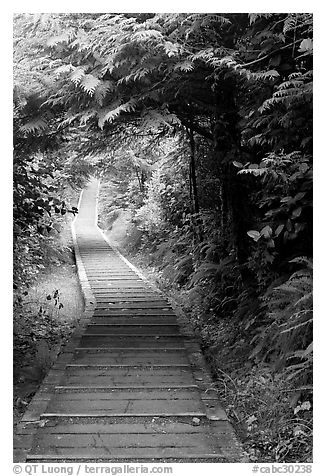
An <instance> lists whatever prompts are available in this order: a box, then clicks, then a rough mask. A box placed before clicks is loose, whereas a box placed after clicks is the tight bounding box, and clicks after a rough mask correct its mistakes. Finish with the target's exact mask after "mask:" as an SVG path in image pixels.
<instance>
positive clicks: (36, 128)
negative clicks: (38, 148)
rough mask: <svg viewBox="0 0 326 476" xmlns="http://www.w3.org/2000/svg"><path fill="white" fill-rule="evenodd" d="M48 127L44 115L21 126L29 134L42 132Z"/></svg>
mask: <svg viewBox="0 0 326 476" xmlns="http://www.w3.org/2000/svg"><path fill="white" fill-rule="evenodd" d="M47 127H48V125H47V123H46V121H45V120H44V119H43V118H42V117H37V118H35V119H32V120H30V121H28V122H26V123H25V124H24V125H23V126H21V127H20V130H21V131H22V132H25V133H27V134H31V133H36V132H42V131H43V130H44V129H46V128H47Z"/></svg>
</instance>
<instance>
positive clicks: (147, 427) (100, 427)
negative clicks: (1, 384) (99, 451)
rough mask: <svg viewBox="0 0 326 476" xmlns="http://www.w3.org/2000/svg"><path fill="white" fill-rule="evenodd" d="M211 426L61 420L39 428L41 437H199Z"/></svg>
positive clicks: (203, 423)
mask: <svg viewBox="0 0 326 476" xmlns="http://www.w3.org/2000/svg"><path fill="white" fill-rule="evenodd" d="M210 431H211V425H207V424H205V420H202V421H201V424H200V425H199V426H194V425H193V424H192V423H191V420H190V419H189V421H188V422H180V421H173V422H171V421H170V420H168V419H163V418H159V419H154V421H153V419H150V421H146V422H142V421H141V420H137V422H135V421H133V422H128V423H123V422H122V423H116V422H114V423H110V420H108V421H107V422H106V423H103V421H96V422H91V423H85V420H81V421H78V422H73V421H72V420H71V419H69V420H68V421H67V422H63V423H62V419H59V420H48V421H47V422H46V423H45V425H44V426H43V427H41V428H39V430H38V433H39V435H47V434H57V433H59V434H77V435H79V434H92V433H100V434H102V435H103V434H109V435H116V434H121V435H124V434H125V435H144V434H145V435H146V434H152V433H153V434H157V433H164V434H166V435H168V434H177V435H178V434H181V435H183V434H189V435H197V434H198V433H210ZM226 431H227V430H226V429H225V428H223V427H222V428H221V430H220V433H221V434H224V433H225V432H226Z"/></svg>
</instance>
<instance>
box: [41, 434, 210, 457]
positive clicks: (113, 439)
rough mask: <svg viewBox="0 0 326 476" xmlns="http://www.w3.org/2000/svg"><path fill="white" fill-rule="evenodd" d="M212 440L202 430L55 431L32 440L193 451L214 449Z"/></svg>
mask: <svg viewBox="0 0 326 476" xmlns="http://www.w3.org/2000/svg"><path fill="white" fill-rule="evenodd" d="M214 443H215V441H214V439H213V438H212V437H210V436H209V435H205V434H202V433H196V434H194V435H191V434H182V435H180V434H171V433H170V434H143V435H141V436H140V435H132V436H131V435H125V434H123V435H118V434H116V435H114V436H112V435H109V434H98V433H97V434H93V435H90V434H78V435H74V434H54V435H42V437H41V438H37V439H36V441H35V446H34V448H35V450H36V451H44V449H46V448H51V447H53V448H57V449H59V448H60V449H61V448H62V449H63V448H71V449H74V448H88V449H89V448H102V450H104V449H105V448H106V447H107V448H109V449H110V450H109V452H110V453H111V451H112V452H113V451H114V450H115V449H119V452H120V451H122V450H124V451H126V450H127V449H129V450H130V449H137V448H138V449H140V448H142V449H145V448H146V449H147V448H156V449H157V450H163V449H165V448H171V449H172V448H173V449H177V448H196V451H203V450H204V451H205V450H206V451H207V450H208V449H209V450H210V451H214V450H216V445H214Z"/></svg>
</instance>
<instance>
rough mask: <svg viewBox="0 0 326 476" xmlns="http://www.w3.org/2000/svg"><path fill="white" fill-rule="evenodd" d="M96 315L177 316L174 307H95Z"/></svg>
mask: <svg viewBox="0 0 326 476" xmlns="http://www.w3.org/2000/svg"><path fill="white" fill-rule="evenodd" d="M94 316H95V317H96V316H135V317H137V316H160V317H162V316H175V314H174V312H173V310H172V309H126V308H124V309H109V310H106V309H95V311H94Z"/></svg>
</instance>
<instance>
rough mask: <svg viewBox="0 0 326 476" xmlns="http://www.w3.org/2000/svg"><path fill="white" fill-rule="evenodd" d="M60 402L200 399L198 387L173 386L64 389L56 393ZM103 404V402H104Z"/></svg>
mask: <svg viewBox="0 0 326 476" xmlns="http://www.w3.org/2000/svg"><path fill="white" fill-rule="evenodd" d="M55 399H56V401H58V402H59V401H60V402H87V403H90V402H94V401H95V400H97V401H104V402H105V401H108V400H118V401H125V400H127V401H129V400H133V401H136V400H141V401H143V400H160V401H161V400H165V401H166V400H198V401H199V400H200V391H199V389H198V388H175V389H173V388H171V389H167V388H165V389H157V388H155V389H146V390H144V389H141V388H137V389H115V388H111V389H110V390H105V391H103V392H100V391H90V390H87V391H83V392H80V391H79V392H78V391H62V392H57V393H56V395H55ZM102 404H103V402H102Z"/></svg>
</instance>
